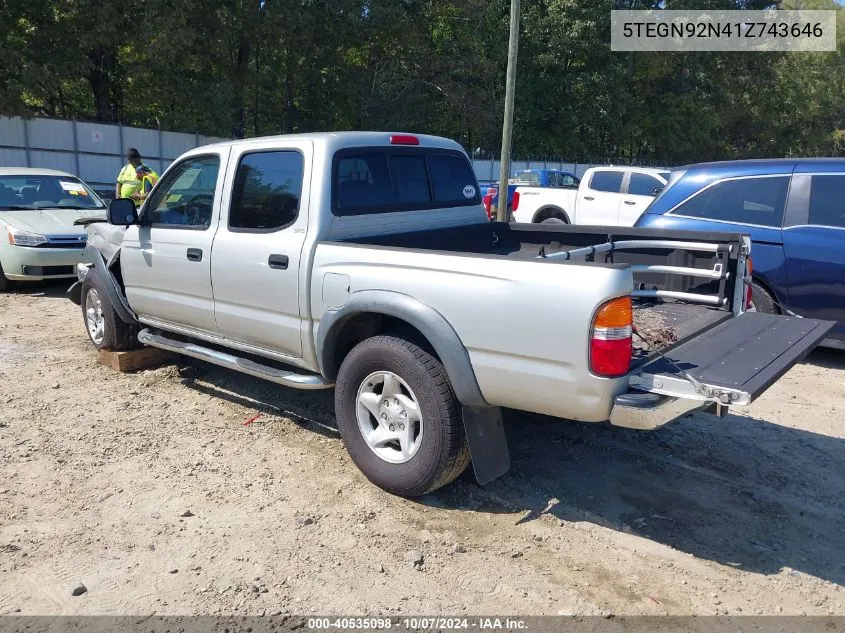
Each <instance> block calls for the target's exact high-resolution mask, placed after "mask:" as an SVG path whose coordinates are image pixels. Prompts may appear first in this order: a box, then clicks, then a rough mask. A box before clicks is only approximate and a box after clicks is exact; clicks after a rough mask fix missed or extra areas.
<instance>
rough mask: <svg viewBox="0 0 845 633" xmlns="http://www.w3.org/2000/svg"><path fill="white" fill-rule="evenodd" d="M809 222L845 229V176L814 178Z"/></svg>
mask: <svg viewBox="0 0 845 633" xmlns="http://www.w3.org/2000/svg"><path fill="white" fill-rule="evenodd" d="M809 222H810V224H815V225H817V226H836V227H841V228H845V174H835V175H834V174H832V175H829V176H828V175H824V176H813V179H812V183H811V184H810V220H809Z"/></svg>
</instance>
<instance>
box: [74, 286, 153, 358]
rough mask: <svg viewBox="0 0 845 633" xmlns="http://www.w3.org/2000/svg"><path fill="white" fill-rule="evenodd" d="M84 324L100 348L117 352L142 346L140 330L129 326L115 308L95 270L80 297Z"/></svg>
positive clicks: (90, 338)
mask: <svg viewBox="0 0 845 633" xmlns="http://www.w3.org/2000/svg"><path fill="white" fill-rule="evenodd" d="M80 299H81V301H80V305H81V306H82V322H83V323H84V324H85V331H86V332H87V333H88V339H89V340H90V341H91V343H92V345H94V347H96V348H97V349H110V350H114V351H116V352H122V351H127V350H131V349H137V348H139V347H141V343H140V342H139V341H138V332H139V331H140V329H141V328H140V327H139V326H138V325H135V324H129V323H125V322H124V321H123V320H122V319H121V318H120V316H118V314H117V311H116V310H115V309H114V306H113V305H112V303H111V301H110V300H109V296H108V293H106V289H105V286H104V285H103V281H102V280H101V279H100V278H99V276H98V275H97V273H96V272H95V271H94V270H89V271H88V274H87V275H85V281H83V282H82V292H81V294H80Z"/></svg>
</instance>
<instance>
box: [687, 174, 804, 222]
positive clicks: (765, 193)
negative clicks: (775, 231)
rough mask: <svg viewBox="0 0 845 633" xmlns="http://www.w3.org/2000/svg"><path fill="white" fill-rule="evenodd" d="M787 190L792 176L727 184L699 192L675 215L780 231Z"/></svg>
mask: <svg viewBox="0 0 845 633" xmlns="http://www.w3.org/2000/svg"><path fill="white" fill-rule="evenodd" d="M788 189H789V176H773V177H757V178H737V179H735V180H724V181H722V182H719V183H716V184H715V185H712V186H711V187H708V188H707V189H704V190H703V191H700V192H699V193H697V194H696V195H694V196H693V197H692V198H690V199H689V200H687V201H686V202H684V203H683V204H681V205H680V206H679V207H677V208H676V209H675V210H674V211H672V214H673V215H685V216H688V217H692V218H702V219H706V220H717V221H719V222H738V223H741V224H756V225H759V226H771V227H780V226H781V222H782V221H783V208H784V206H785V204H786V193H787V191H788Z"/></svg>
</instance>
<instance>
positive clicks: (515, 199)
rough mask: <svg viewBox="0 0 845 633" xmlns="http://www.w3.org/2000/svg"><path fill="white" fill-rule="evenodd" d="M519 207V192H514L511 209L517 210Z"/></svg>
mask: <svg viewBox="0 0 845 633" xmlns="http://www.w3.org/2000/svg"><path fill="white" fill-rule="evenodd" d="M518 208H519V192H518V191H514V192H513V202H511V211H516V210H517V209H518Z"/></svg>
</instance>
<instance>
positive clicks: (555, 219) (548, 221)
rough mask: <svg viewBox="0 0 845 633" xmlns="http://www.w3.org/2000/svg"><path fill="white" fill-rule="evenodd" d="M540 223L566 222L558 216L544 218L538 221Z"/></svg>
mask: <svg viewBox="0 0 845 633" xmlns="http://www.w3.org/2000/svg"><path fill="white" fill-rule="evenodd" d="M540 224H566V222H564V221H563V220H561V219H560V218H546V219H545V220H543V221H542V222H540Z"/></svg>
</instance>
